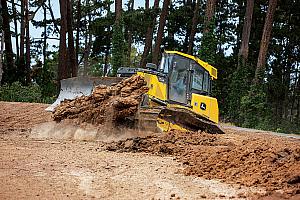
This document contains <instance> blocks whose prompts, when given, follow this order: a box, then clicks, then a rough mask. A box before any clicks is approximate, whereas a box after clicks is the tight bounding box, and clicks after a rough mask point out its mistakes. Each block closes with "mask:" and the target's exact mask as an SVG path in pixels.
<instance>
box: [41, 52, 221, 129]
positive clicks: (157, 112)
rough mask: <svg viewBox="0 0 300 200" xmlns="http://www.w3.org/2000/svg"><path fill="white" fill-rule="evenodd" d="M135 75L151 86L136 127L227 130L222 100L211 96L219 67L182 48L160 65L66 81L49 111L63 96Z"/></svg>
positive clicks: (165, 56) (88, 91)
mask: <svg viewBox="0 0 300 200" xmlns="http://www.w3.org/2000/svg"><path fill="white" fill-rule="evenodd" d="M133 74H138V75H140V76H142V77H143V78H144V79H145V81H146V83H147V87H148V88H149V90H148V92H147V93H146V94H144V96H143V98H142V101H141V103H140V105H139V108H138V112H137V113H136V115H135V116H134V121H135V127H136V128H138V129H140V130H151V131H154V132H157V131H159V132H161V131H163V132H166V131H170V130H173V129H176V130H191V131H198V130H201V131H205V132H208V133H223V131H222V130H221V129H220V128H219V126H218V122H219V109H218V101H217V99H216V98H214V97H212V96H211V90H212V81H213V80H215V79H217V69H216V68H214V67H213V66H211V65H210V64H208V63H206V62H204V61H202V60H200V59H199V58H197V57H195V56H192V55H188V54H185V53H182V52H178V51H165V52H164V53H163V54H162V59H161V62H160V64H159V66H157V65H155V64H153V63H148V64H147V65H146V67H145V68H125V67H121V68H119V69H118V71H117V77H103V78H100V79H99V78H98V79H92V78H84V79H82V78H81V79H80V78H75V79H74V78H73V79H65V80H62V82H61V92H60V95H59V97H58V99H57V101H56V102H55V103H54V104H53V105H51V106H50V107H49V108H47V109H46V110H48V111H53V110H54V108H55V106H57V105H58V104H59V102H60V101H62V100H63V99H66V98H67V99H74V98H75V97H77V96H81V95H89V94H91V92H92V90H93V87H94V86H95V85H98V84H100V83H101V84H105V85H111V84H114V83H117V82H119V81H120V80H122V79H123V78H124V77H129V76H131V75H133Z"/></svg>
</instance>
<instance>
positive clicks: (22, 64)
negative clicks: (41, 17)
mask: <svg viewBox="0 0 300 200" xmlns="http://www.w3.org/2000/svg"><path fill="white" fill-rule="evenodd" d="M24 14H25V5H24V1H23V0H22V1H21V20H20V24H21V33H20V64H19V67H20V69H21V70H20V71H21V72H22V76H23V73H25V53H24V48H25V15H24Z"/></svg>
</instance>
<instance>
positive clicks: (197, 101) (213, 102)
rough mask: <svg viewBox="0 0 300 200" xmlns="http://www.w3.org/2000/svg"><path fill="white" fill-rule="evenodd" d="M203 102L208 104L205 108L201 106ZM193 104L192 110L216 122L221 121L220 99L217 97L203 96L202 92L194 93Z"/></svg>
mask: <svg viewBox="0 0 300 200" xmlns="http://www.w3.org/2000/svg"><path fill="white" fill-rule="evenodd" d="M201 103H204V104H205V105H206V109H205V110H203V109H201V108H200V107H201ZM191 105H192V110H193V111H194V112H195V113H197V114H199V115H201V116H203V117H205V118H207V119H209V120H211V121H213V122H215V123H219V108H218V101H217V99H216V98H213V97H209V96H203V95H200V94H192V99H191Z"/></svg>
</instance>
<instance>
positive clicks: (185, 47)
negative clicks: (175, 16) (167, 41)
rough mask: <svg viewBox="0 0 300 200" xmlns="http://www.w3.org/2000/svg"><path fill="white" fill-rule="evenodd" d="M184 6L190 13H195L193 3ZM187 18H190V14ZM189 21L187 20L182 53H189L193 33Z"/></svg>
mask: <svg viewBox="0 0 300 200" xmlns="http://www.w3.org/2000/svg"><path fill="white" fill-rule="evenodd" d="M184 6H185V7H186V9H189V13H190V12H192V11H193V5H192V1H190V0H188V1H186V2H185V3H184ZM187 16H189V14H187ZM189 20H190V19H188V20H187V22H186V23H187V26H186V29H185V30H186V33H185V37H184V41H183V47H182V51H183V52H185V53H187V51H188V46H189V38H190V35H191V31H192V26H190V25H189ZM192 23H193V19H192Z"/></svg>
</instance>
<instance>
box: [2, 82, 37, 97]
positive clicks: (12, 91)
mask: <svg viewBox="0 0 300 200" xmlns="http://www.w3.org/2000/svg"><path fill="white" fill-rule="evenodd" d="M0 100H1V101H16V102H42V91H41V88H40V87H39V86H38V85H37V84H31V85H29V86H22V84H21V83H20V82H14V83H12V84H11V85H8V84H5V85H3V86H1V87H0Z"/></svg>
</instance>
